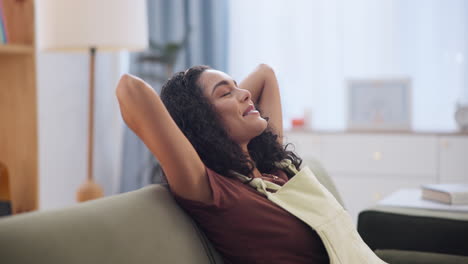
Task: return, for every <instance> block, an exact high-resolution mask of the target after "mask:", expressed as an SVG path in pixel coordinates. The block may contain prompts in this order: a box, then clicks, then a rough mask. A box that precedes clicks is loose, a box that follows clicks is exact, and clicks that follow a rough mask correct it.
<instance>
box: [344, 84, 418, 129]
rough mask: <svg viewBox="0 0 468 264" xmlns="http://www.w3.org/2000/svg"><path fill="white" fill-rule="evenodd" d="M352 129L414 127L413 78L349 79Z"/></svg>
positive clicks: (349, 125)
mask: <svg viewBox="0 0 468 264" xmlns="http://www.w3.org/2000/svg"><path fill="white" fill-rule="evenodd" d="M347 87H348V130H350V131H401V132H408V131H410V130H411V120H412V105H411V101H412V100H411V98H412V97H411V94H412V93H411V80H410V79H409V78H389V79H353V80H348V82H347Z"/></svg>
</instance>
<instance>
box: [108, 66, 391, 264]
mask: <svg viewBox="0 0 468 264" xmlns="http://www.w3.org/2000/svg"><path fill="white" fill-rule="evenodd" d="M117 96H118V99H119V103H120V105H121V109H122V115H123V117H124V120H125V122H127V124H128V125H129V126H130V128H131V129H133V130H134V131H135V133H136V134H137V135H138V136H139V137H140V138H141V139H142V140H143V142H145V144H146V145H147V146H148V148H149V149H150V150H151V152H152V153H153V154H154V155H155V156H156V158H157V159H158V160H160V162H161V165H162V168H163V170H164V172H165V174H166V176H167V180H168V182H169V186H170V190H171V191H172V194H173V196H174V198H175V199H176V201H177V202H178V203H179V205H180V206H181V207H182V208H183V209H185V210H186V211H187V212H188V213H189V214H190V215H191V216H192V218H193V219H194V220H195V221H196V222H197V223H198V225H199V226H200V227H201V228H202V230H203V231H204V232H205V234H206V235H207V236H208V238H209V239H210V240H211V242H212V243H213V244H214V246H215V248H216V249H217V250H218V251H219V252H220V253H221V254H222V255H223V257H224V260H225V262H226V263H298V264H300V263H364V262H365V263H383V262H382V261H381V260H380V259H379V258H378V257H376V256H375V254H373V252H372V251H371V250H370V249H369V248H368V247H367V246H366V245H365V244H364V242H362V240H360V237H359V234H358V233H357V231H356V230H355V228H354V226H353V225H352V224H350V223H351V218H350V217H349V215H348V214H347V212H346V211H345V210H344V209H343V208H342V207H341V205H340V204H339V203H338V202H337V201H336V199H335V198H334V197H333V195H331V194H330V193H329V192H328V191H327V190H326V188H325V187H323V186H322V185H321V184H320V183H319V182H318V181H317V179H316V178H315V176H314V175H313V173H312V172H311V171H310V170H309V169H308V168H303V169H301V170H300V171H299V169H300V165H301V162H302V160H301V159H300V158H299V157H297V156H296V155H295V154H294V153H293V152H291V151H287V150H286V148H285V147H283V146H282V144H281V142H282V141H281V136H278V134H280V135H281V131H280V130H281V129H282V127H281V119H282V118H281V105H280V96H279V88H278V84H277V81H276V76H275V73H274V72H273V70H272V69H271V68H270V67H268V66H267V65H263V64H262V65H260V66H258V67H257V68H256V69H255V70H254V71H253V72H252V73H251V74H250V75H248V77H247V78H246V79H245V80H243V81H242V82H241V83H240V84H239V85H238V84H237V83H236V82H235V81H234V80H233V79H232V78H231V77H230V76H229V75H227V74H226V73H224V72H221V71H217V70H214V69H211V68H209V67H207V66H195V67H192V68H190V69H188V70H187V71H185V72H179V73H176V74H175V75H174V76H173V77H172V78H171V79H169V80H168V81H167V82H166V83H165V84H164V86H163V88H162V91H161V99H160V98H159V97H158V96H157V94H156V93H155V92H154V91H153V89H152V88H151V87H149V86H148V85H147V84H146V83H145V82H143V81H142V80H140V79H138V78H135V77H132V76H129V75H125V76H124V77H123V78H122V80H121V82H120V83H119V86H118V87H117ZM274 190H277V192H274ZM272 191H273V192H274V194H272ZM325 242H326V243H325ZM325 246H326V247H325Z"/></svg>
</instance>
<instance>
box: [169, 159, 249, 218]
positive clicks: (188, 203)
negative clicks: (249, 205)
mask: <svg viewBox="0 0 468 264" xmlns="http://www.w3.org/2000/svg"><path fill="white" fill-rule="evenodd" d="M205 170H206V176H207V177H208V184H209V186H210V189H211V192H212V200H211V201H209V202H207V203H205V202H200V201H195V200H191V199H187V198H184V197H181V196H180V195H178V194H177V193H175V192H172V195H173V196H174V198H175V200H176V201H177V203H179V205H181V206H182V207H183V208H184V209H186V210H188V211H189V212H190V211H198V210H204V211H206V210H223V209H228V208H229V207H231V206H233V205H234V204H235V203H236V201H238V199H239V191H238V189H239V188H240V187H241V186H239V184H242V183H241V182H240V181H238V180H237V179H232V178H228V177H224V176H222V175H220V174H218V173H216V172H215V171H213V170H211V169H210V168H208V167H205Z"/></svg>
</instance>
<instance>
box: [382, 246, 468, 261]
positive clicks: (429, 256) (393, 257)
mask: <svg viewBox="0 0 468 264" xmlns="http://www.w3.org/2000/svg"><path fill="white" fill-rule="evenodd" d="M375 254H377V256H379V258H381V259H382V260H383V261H385V262H387V263H393V264H395V263H398V264H440V263H444V264H462V263H468V257H466V256H456V255H448V254H440V253H428V252H418V251H406V250H393V249H379V250H376V251H375Z"/></svg>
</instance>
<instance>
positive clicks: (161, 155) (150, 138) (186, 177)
mask: <svg viewBox="0 0 468 264" xmlns="http://www.w3.org/2000/svg"><path fill="white" fill-rule="evenodd" d="M116 95H117V99H118V101H119V105H120V110H121V113H122V117H123V119H124V121H125V123H126V124H127V125H128V126H129V127H130V129H132V130H133V131H134V132H135V133H136V134H137V135H138V137H140V139H141V140H142V141H143V142H144V143H145V145H146V146H147V147H148V148H149V149H150V151H151V152H152V153H153V155H154V156H155V157H156V158H157V159H158V160H159V162H160V163H161V166H162V168H163V170H164V172H165V174H166V176H167V180H168V182H169V185H170V186H171V189H172V190H173V191H174V192H175V193H177V194H178V195H180V196H182V197H184V198H187V199H192V200H197V201H209V200H211V197H212V194H211V189H210V188H209V185H208V178H207V176H206V171H205V166H204V165H203V162H202V161H201V159H200V157H199V156H198V154H197V152H196V151H195V149H194V148H193V146H192V144H191V143H190V142H189V141H188V139H187V138H186V137H185V136H184V134H183V133H182V131H180V129H179V128H178V127H177V125H176V123H175V122H174V120H172V118H171V116H170V114H169V112H168V111H167V109H166V107H165V106H164V104H163V102H162V101H161V99H160V98H159V96H158V95H157V94H156V92H155V91H154V90H153V89H152V88H151V87H150V86H149V85H148V84H147V83H145V82H144V81H143V80H141V79H139V78H137V77H134V76H132V75H128V74H125V75H123V76H122V77H121V79H120V81H119V84H118V85H117V89H116Z"/></svg>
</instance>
